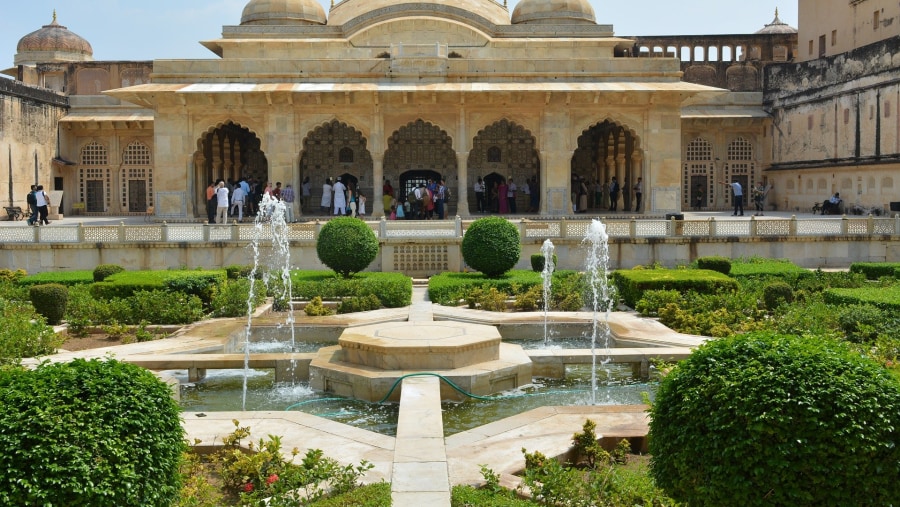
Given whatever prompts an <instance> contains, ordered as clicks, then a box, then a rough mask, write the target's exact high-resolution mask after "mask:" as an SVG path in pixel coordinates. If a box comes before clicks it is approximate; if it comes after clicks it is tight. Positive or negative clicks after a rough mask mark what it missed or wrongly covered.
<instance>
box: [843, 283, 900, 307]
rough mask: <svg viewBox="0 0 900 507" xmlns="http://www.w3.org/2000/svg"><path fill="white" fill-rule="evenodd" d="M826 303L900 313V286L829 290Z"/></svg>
mask: <svg viewBox="0 0 900 507" xmlns="http://www.w3.org/2000/svg"><path fill="white" fill-rule="evenodd" d="M825 302H826V303H829V304H832V305H860V304H869V305H872V306H877V307H878V308H882V309H884V310H889V311H892V312H900V284H898V285H893V286H890V287H865V288H859V289H827V290H826V291H825Z"/></svg>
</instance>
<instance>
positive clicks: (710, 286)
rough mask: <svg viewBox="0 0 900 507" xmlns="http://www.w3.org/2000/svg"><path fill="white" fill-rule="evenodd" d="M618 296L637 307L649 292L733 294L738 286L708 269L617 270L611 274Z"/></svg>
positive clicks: (729, 279) (724, 276)
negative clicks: (673, 291) (645, 293)
mask: <svg viewBox="0 0 900 507" xmlns="http://www.w3.org/2000/svg"><path fill="white" fill-rule="evenodd" d="M612 278H613V281H614V283H615V286H616V288H617V289H618V293H619V294H620V295H621V297H622V300H623V301H624V302H625V304H626V305H628V306H630V307H632V308H634V307H635V305H636V304H637V302H638V301H640V299H641V297H642V296H643V293H644V292H645V291H648V290H676V291H678V292H681V293H686V292H688V291H694V292H697V293H700V294H716V293H720V292H733V291H736V290H737V289H738V283H737V282H736V281H734V280H733V279H731V278H729V277H728V276H726V275H723V274H722V273H719V272H717V271H711V270H707V269H652V270H633V269H632V270H621V269H620V270H616V271H613V273H612Z"/></svg>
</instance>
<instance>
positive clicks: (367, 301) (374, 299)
mask: <svg viewBox="0 0 900 507" xmlns="http://www.w3.org/2000/svg"><path fill="white" fill-rule="evenodd" d="M379 308H381V301H380V300H379V299H378V296H376V295H375V294H369V295H368V296H362V297H352V298H347V299H345V300H343V301H341V304H339V305H338V308H337V312H338V313H355V312H368V311H370V310H377V309H379Z"/></svg>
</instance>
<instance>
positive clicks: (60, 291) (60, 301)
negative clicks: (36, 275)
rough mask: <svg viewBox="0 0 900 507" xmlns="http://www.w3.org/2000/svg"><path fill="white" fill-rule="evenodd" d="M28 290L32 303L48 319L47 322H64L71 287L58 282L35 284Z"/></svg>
mask: <svg viewBox="0 0 900 507" xmlns="http://www.w3.org/2000/svg"><path fill="white" fill-rule="evenodd" d="M28 292H29V296H30V297H31V304H32V305H33V306H34V309H35V310H36V311H37V312H38V313H39V314H41V315H43V316H44V317H45V318H46V319H47V324H50V325H51V326H55V325H57V324H59V323H60V322H62V320H63V317H64V316H65V315H66V304H68V301H69V289H67V288H66V286H65V285H61V284H58V283H46V284H42V285H33V286H32V287H31V288H30V289H29V291H28Z"/></svg>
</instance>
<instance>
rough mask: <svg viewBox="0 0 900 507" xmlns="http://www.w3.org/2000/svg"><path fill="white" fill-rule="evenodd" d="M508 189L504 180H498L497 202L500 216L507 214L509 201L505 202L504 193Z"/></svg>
mask: <svg viewBox="0 0 900 507" xmlns="http://www.w3.org/2000/svg"><path fill="white" fill-rule="evenodd" d="M508 188H509V187H508V186H507V185H506V180H500V186H499V187H498V188H497V195H498V201H499V202H500V214H501V215H505V214H507V213H509V201H507V200H506V191H507V189H508Z"/></svg>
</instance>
